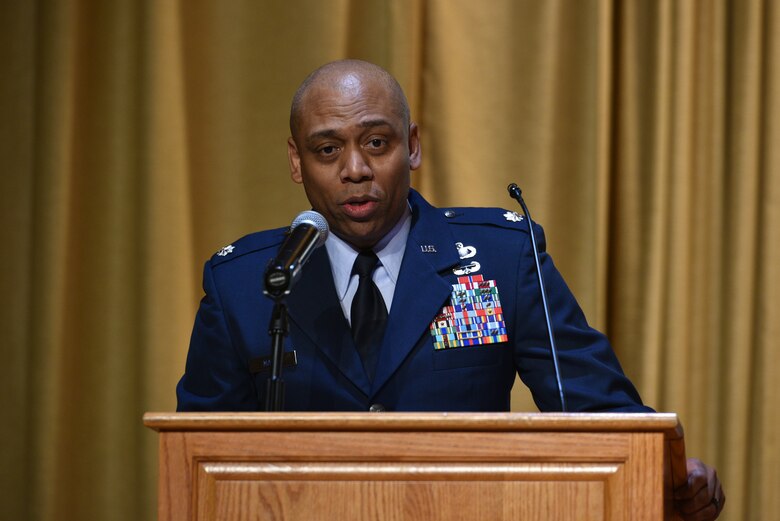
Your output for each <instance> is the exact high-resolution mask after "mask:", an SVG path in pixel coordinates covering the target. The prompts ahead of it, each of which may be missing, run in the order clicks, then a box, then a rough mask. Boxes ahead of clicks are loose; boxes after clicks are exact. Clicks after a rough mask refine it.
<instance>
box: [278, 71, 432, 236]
mask: <svg viewBox="0 0 780 521" xmlns="http://www.w3.org/2000/svg"><path fill="white" fill-rule="evenodd" d="M340 87H341V88H329V87H325V86H312V87H311V88H310V91H309V92H308V93H307V94H306V97H305V101H304V104H303V110H302V111H301V117H300V121H299V123H298V125H297V129H296V135H295V136H293V137H291V138H290V139H289V140H288V156H289V159H290V172H291V177H292V179H293V181H295V182H296V183H303V187H304V189H305V191H306V196H307V197H308V199H309V202H310V203H311V205H312V207H313V208H314V210H316V211H318V212H320V213H321V214H322V215H323V216H325V218H326V219H327V221H328V224H329V225H330V228H331V231H332V232H334V233H335V234H336V235H338V236H339V237H341V238H342V239H344V240H345V241H347V242H349V243H351V244H352V245H353V246H355V247H357V248H359V249H367V248H371V247H372V246H374V245H375V244H376V243H377V242H378V241H379V240H380V239H381V238H382V237H384V235H385V234H387V232H389V231H390V230H391V229H392V228H393V226H395V224H396V223H397V222H398V220H399V219H400V218H401V216H402V215H403V213H404V207H405V205H406V204H407V203H406V200H407V196H408V193H409V178H410V170H414V169H416V168H417V167H419V166H420V145H419V138H418V134H417V126H416V125H415V124H414V123H412V124H411V125H409V128H404V121H403V117H402V115H401V114H400V113H399V110H398V107H397V102H396V101H395V99H394V98H393V96H392V94H391V93H390V92H389V91H388V89H387V88H386V87H385V86H384V85H383V84H382V83H380V82H378V81H375V80H374V81H372V80H371V79H365V78H360V77H357V76H355V75H346V76H344V77H343V78H341V83H340Z"/></svg>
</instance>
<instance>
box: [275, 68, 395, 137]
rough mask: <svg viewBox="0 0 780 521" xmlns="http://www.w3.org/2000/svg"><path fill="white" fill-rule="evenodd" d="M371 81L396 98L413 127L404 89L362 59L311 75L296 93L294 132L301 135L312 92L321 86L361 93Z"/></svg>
mask: <svg viewBox="0 0 780 521" xmlns="http://www.w3.org/2000/svg"><path fill="white" fill-rule="evenodd" d="M366 82H371V83H374V84H378V85H380V86H381V87H382V88H383V90H384V91H385V92H386V93H387V96H388V97H390V98H391V99H392V101H393V106H394V107H395V109H394V110H395V112H396V113H397V115H398V116H399V117H400V118H401V120H402V121H403V125H404V128H409V120H410V115H409V103H408V102H407V100H406V96H405V95H404V91H403V89H401V86H400V85H399V84H398V82H397V81H396V79H395V78H393V76H392V75H391V74H390V73H389V72H387V71H386V70H384V69H383V68H382V67H380V66H378V65H374V64H373V63H369V62H365V61H361V60H339V61H334V62H330V63H326V64H325V65H323V66H321V67H319V68H318V69H316V70H315V71H314V72H312V73H311V74H309V75H308V76H307V77H306V79H305V80H303V83H301V86H300V87H298V90H297V91H295V95H294V96H293V100H292V105H291V106H290V132H291V133H292V136H293V138H295V137H296V136H297V133H298V130H299V129H300V126H301V119H302V118H303V115H304V114H305V113H306V110H307V109H306V102H307V100H308V98H309V97H310V96H309V94H310V93H312V92H313V91H317V90H320V89H330V90H334V91H337V92H341V93H349V92H352V91H354V92H357V91H359V90H360V88H361V86H362V85H363V84H364V83H366Z"/></svg>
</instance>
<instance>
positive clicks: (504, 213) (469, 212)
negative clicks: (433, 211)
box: [437, 207, 528, 233]
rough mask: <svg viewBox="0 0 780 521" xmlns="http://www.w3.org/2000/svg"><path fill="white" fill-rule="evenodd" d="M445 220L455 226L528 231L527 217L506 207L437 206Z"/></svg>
mask: <svg viewBox="0 0 780 521" xmlns="http://www.w3.org/2000/svg"><path fill="white" fill-rule="evenodd" d="M437 210H438V211H439V212H440V214H441V215H442V216H443V217H444V220H445V221H446V222H447V223H449V224H451V225H455V226H477V227H490V228H498V229H506V230H513V231H521V232H524V233H527V232H528V225H527V224H526V222H525V217H524V216H523V215H522V214H519V213H517V212H514V211H511V210H507V209H505V208H491V207H481V208H480V207H450V208H437Z"/></svg>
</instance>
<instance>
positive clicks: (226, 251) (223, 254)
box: [217, 244, 236, 257]
mask: <svg viewBox="0 0 780 521" xmlns="http://www.w3.org/2000/svg"><path fill="white" fill-rule="evenodd" d="M235 249H236V248H235V246H233V245H232V244H228V245H227V246H225V247H224V248H222V249H221V250H219V251H218V252H217V256H219V257H227V256H228V254H230V253H233V250H235Z"/></svg>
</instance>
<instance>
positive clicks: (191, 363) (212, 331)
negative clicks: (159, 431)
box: [176, 262, 258, 412]
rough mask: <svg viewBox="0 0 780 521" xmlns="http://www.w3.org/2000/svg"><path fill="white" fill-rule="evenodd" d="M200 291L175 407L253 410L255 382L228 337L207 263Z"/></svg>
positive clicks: (225, 321) (179, 409)
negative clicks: (202, 291)
mask: <svg viewBox="0 0 780 521" xmlns="http://www.w3.org/2000/svg"><path fill="white" fill-rule="evenodd" d="M203 290H204V292H205V296H204V297H203V299H202V300H201V302H200V307H199V308H198V313H197V315H196V316H195V325H194V326H193V330H192V337H191V339H190V349H189V353H188V354H187V364H186V367H185V373H184V376H182V378H181V380H180V381H179V384H178V385H177V386H176V397H177V401H178V405H177V408H176V410H177V411H180V412H182V411H252V410H257V409H258V400H257V392H256V389H255V384H254V381H253V379H252V377H251V374H250V372H249V367H248V362H247V361H246V360H245V357H243V356H242V355H241V354H240V352H239V350H238V349H237V348H236V346H235V345H234V343H233V341H232V339H231V335H230V327H229V325H228V321H227V319H226V317H225V313H224V310H223V306H222V300H221V298H220V294H219V290H218V287H217V284H216V283H215V277H214V268H213V267H212V264H211V262H207V263H206V265H205V267H204V269H203Z"/></svg>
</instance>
